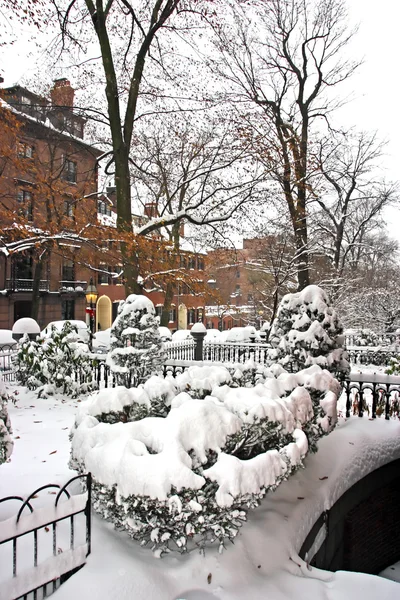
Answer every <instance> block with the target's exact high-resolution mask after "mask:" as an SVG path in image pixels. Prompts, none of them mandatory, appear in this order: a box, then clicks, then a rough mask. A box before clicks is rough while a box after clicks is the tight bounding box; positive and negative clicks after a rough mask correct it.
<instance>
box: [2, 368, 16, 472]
mask: <svg viewBox="0 0 400 600" xmlns="http://www.w3.org/2000/svg"><path fill="white" fill-rule="evenodd" d="M10 400H12V397H11V396H10V395H9V394H8V393H7V390H6V386H5V385H4V381H3V379H2V377H1V375H0V465H1V464H2V463H4V462H6V460H8V459H9V458H10V456H11V453H12V450H13V446H14V442H13V441H12V439H11V434H12V430H11V422H10V418H9V416H8V410H7V403H8V402H9V401H10Z"/></svg>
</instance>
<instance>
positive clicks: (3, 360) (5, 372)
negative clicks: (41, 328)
mask: <svg viewBox="0 0 400 600" xmlns="http://www.w3.org/2000/svg"><path fill="white" fill-rule="evenodd" d="M16 351H17V344H16V343H13V344H1V345H0V374H1V376H2V378H3V380H4V381H10V382H12V381H15V373H14V369H13V362H12V359H13V357H14V356H15V354H16Z"/></svg>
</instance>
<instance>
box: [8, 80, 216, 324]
mask: <svg viewBox="0 0 400 600" xmlns="http://www.w3.org/2000/svg"><path fill="white" fill-rule="evenodd" d="M2 98H3V103H2V105H1V111H0V121H3V125H4V127H3V140H2V142H1V144H0V203H1V209H0V210H1V213H0V214H1V221H2V230H1V238H2V240H3V242H4V244H3V247H2V248H1V247H0V328H5V329H10V328H12V325H13V323H14V322H15V321H16V320H17V319H19V318H21V317H25V316H34V317H35V318H36V320H37V321H38V323H39V325H40V326H41V327H44V326H46V325H47V324H48V323H49V322H50V321H56V320H66V319H79V320H85V321H86V322H87V323H89V320H90V317H92V320H93V324H94V329H95V330H105V329H107V328H109V327H110V326H111V324H112V322H113V320H114V319H115V317H116V315H117V310H118V306H119V303H120V301H121V300H124V299H125V286H124V279H123V272H122V266H121V261H120V257H119V251H118V248H117V247H116V246H117V245H116V244H115V243H114V242H112V241H107V240H99V241H98V243H97V246H98V247H97V248H96V249H94V248H93V247H91V245H90V244H88V245H87V244H85V243H82V241H81V240H78V238H76V241H74V236H76V232H77V230H79V226H78V225H82V227H84V226H85V224H90V223H100V224H101V225H102V226H103V227H104V226H106V227H107V226H108V227H110V231H111V230H112V229H115V224H116V213H115V201H114V196H113V192H114V190H113V189H112V188H108V189H107V192H106V193H105V194H99V193H98V176H97V164H98V158H99V157H100V156H101V154H102V151H101V150H99V149H98V148H95V147H93V146H91V145H90V144H88V143H86V142H85V141H84V126H85V119H84V118H83V116H82V115H80V114H79V113H78V112H77V111H76V110H75V109H74V90H73V88H72V87H71V85H70V83H69V81H68V80H66V79H59V80H57V81H55V83H54V87H53V89H52V90H51V93H50V99H47V98H44V97H42V96H39V95H37V94H34V93H32V92H30V91H29V90H27V89H25V88H23V87H21V86H15V87H12V88H6V89H3V90H2ZM6 122H7V123H6ZM6 124H7V127H6ZM4 132H5V133H4ZM7 132H8V133H7ZM6 135H8V138H9V139H7V140H5V139H4V138H5V136H6ZM153 212H154V211H153V209H152V207H151V206H150V207H147V208H145V211H144V214H143V215H140V216H138V217H134V221H135V219H136V220H139V221H140V223H144V222H145V221H146V219H149V218H152V216H154V215H153ZM42 231H43V232H46V233H45V236H46V239H41V235H40V232H42ZM61 231H62V232H63V235H60V232H61ZM30 232H32V233H34V235H32V236H30ZM105 237H107V236H105ZM109 237H110V238H112V237H115V236H113V235H110V236H109ZM33 238H35V239H33ZM5 242H7V245H5ZM152 243H154V244H156V245H157V240H156V239H155V238H153V241H152ZM12 244H14V246H12ZM1 250H3V251H2V252H1ZM180 254H181V256H180V261H181V264H180V267H181V270H182V272H184V273H185V274H186V275H187V280H190V279H192V280H193V281H197V282H200V281H201V280H202V279H204V269H205V265H204V256H203V255H201V254H199V253H195V252H191V251H188V250H182V252H181V253H180ZM88 265H90V267H91V268H88ZM178 279H179V278H178ZM90 283H91V284H92V286H93V285H94V286H95V287H96V291H97V299H96V300H95V303H94V304H93V305H92V306H88V304H87V301H86V296H85V293H86V290H87V287H88V285H89V284H90ZM150 283H151V282H150ZM143 293H144V294H146V295H147V296H149V297H150V299H151V300H152V301H153V303H154V304H155V307H156V311H157V313H158V314H159V315H160V316H161V314H162V311H163V310H164V300H165V294H164V291H163V290H162V289H161V288H160V287H158V286H154V285H144V287H143ZM35 304H36V307H35ZM203 317H204V299H203V296H202V295H201V294H198V293H195V292H194V291H193V290H192V289H191V286H190V283H184V282H181V283H180V282H179V281H178V282H177V283H176V285H175V289H174V291H173V298H172V303H171V306H170V308H169V309H168V327H169V328H170V329H171V330H173V331H174V330H176V329H186V328H189V329H190V327H191V326H192V324H194V323H195V322H197V321H198V320H202V319H203Z"/></svg>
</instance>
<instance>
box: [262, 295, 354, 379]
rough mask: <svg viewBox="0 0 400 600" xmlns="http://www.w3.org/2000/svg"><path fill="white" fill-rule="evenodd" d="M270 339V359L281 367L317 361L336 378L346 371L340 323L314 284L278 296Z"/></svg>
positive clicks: (315, 362)
mask: <svg viewBox="0 0 400 600" xmlns="http://www.w3.org/2000/svg"><path fill="white" fill-rule="evenodd" d="M270 341H271V344H272V346H273V351H272V352H271V354H270V356H271V358H272V360H273V361H276V362H278V363H280V364H281V365H283V366H288V365H292V367H293V368H294V369H295V370H299V369H303V368H305V367H308V366H310V365H313V364H317V365H319V366H321V367H323V368H324V369H328V371H330V372H331V373H335V374H336V375H338V376H340V377H343V376H345V375H347V373H348V372H349V370H350V365H349V363H348V361H347V353H346V352H345V350H344V348H343V346H344V336H343V327H342V324H341V322H340V320H339V317H338V315H337V313H336V311H335V309H334V308H333V307H332V306H331V304H330V301H329V299H328V296H327V294H326V293H325V292H324V291H323V290H322V289H321V288H319V287H318V286H316V285H309V286H308V287H306V288H304V290H302V291H301V292H296V293H294V294H286V295H285V296H284V297H283V298H282V301H281V303H280V306H279V309H278V314H277V318H276V320H275V322H274V324H273V327H272V331H271V337H270Z"/></svg>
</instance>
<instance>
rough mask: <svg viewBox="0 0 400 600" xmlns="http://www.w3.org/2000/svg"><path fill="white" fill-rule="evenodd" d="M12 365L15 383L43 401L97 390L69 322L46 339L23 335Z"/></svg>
mask: <svg viewBox="0 0 400 600" xmlns="http://www.w3.org/2000/svg"><path fill="white" fill-rule="evenodd" d="M14 361H15V372H16V378H17V381H18V382H19V383H21V384H22V385H25V386H26V387H28V388H29V389H30V390H36V391H37V393H38V396H41V397H44V398H46V397H48V396H50V395H53V394H56V393H60V394H63V395H65V396H72V397H73V398H75V397H77V396H78V395H80V394H85V393H88V392H91V391H93V390H95V389H96V388H97V383H96V381H95V379H94V375H93V367H92V360H91V358H90V357H89V355H88V347H87V345H86V344H83V343H82V342H79V341H78V338H77V329H76V327H75V326H74V325H72V324H71V323H69V322H68V321H67V322H66V323H65V325H64V326H63V328H62V330H61V331H59V330H57V329H56V328H55V327H53V328H52V331H51V335H50V336H49V337H46V338H45V339H44V338H40V337H39V338H37V340H36V341H35V340H30V339H29V338H28V336H27V335H24V337H22V338H21V340H20V342H19V344H18V352H17V355H16V357H15V359H14Z"/></svg>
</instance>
